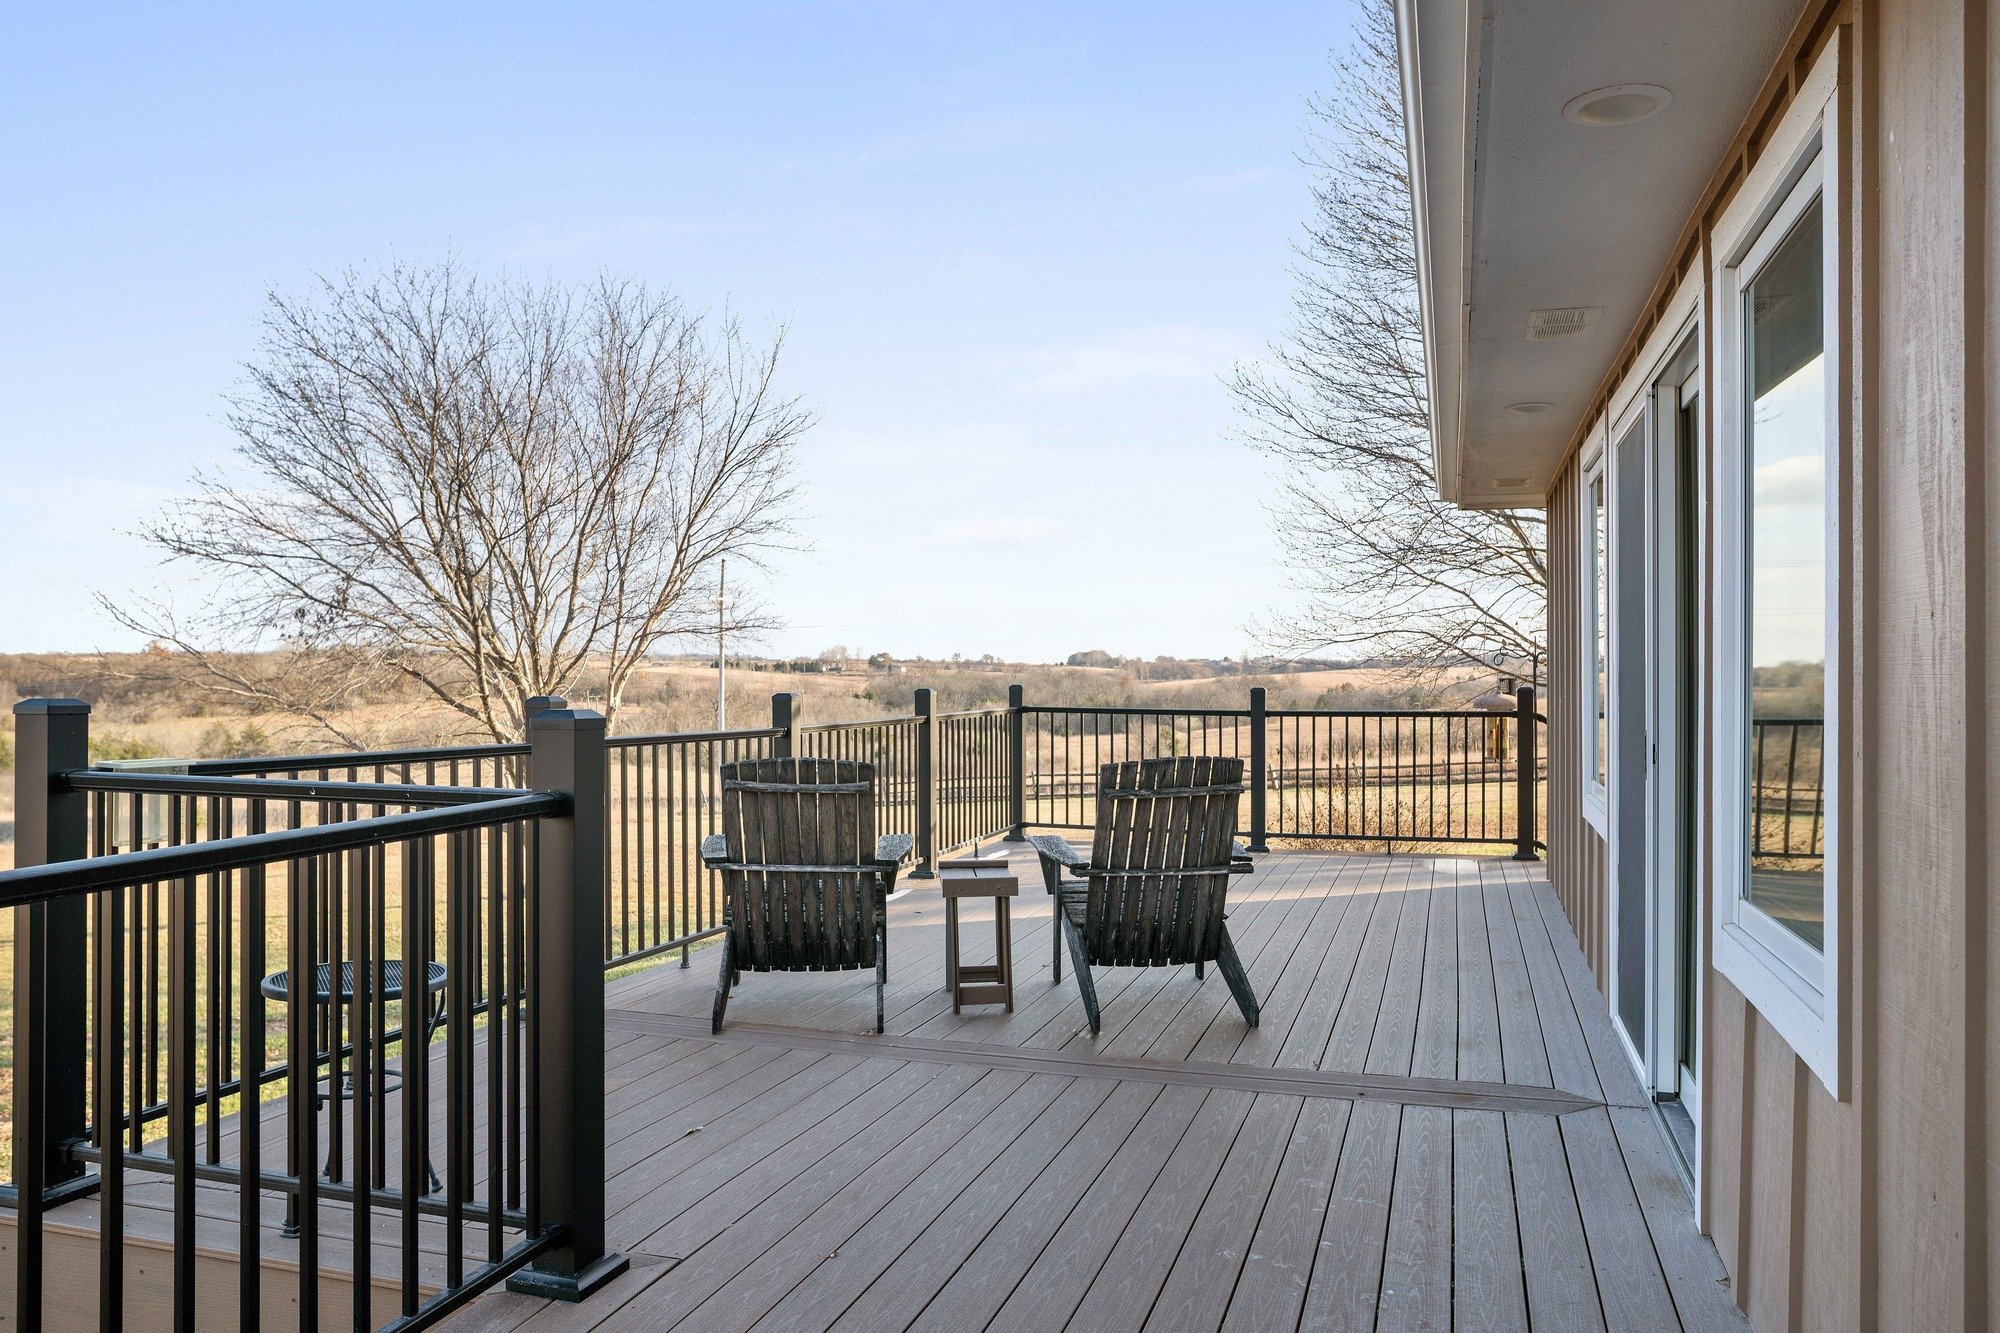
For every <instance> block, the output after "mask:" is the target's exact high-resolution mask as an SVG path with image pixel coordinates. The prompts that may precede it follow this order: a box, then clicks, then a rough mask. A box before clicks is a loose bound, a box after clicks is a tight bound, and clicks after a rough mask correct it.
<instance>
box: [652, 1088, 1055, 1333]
mask: <svg viewBox="0 0 2000 1333" xmlns="http://www.w3.org/2000/svg"><path fill="white" fill-rule="evenodd" d="M1026 1081H1027V1078H1026V1076H1024V1075H1020V1074H1012V1073H1006V1072H1002V1071H991V1070H989V1071H986V1072H984V1073H981V1074H979V1075H978V1076H977V1078H976V1080H975V1081H974V1082H973V1084H972V1086H970V1087H969V1088H966V1089H965V1090H964V1091H963V1092H961V1093H959V1094H958V1095H957V1096H955V1097H953V1098H952V1099H951V1101H950V1103H949V1104H948V1105H946V1106H944V1107H943V1108H942V1109H940V1110H938V1111H937V1112H936V1113H935V1114H933V1115H932V1116H931V1118H930V1119H929V1120H927V1121H925V1122H924V1123H922V1124H921V1125H916V1126H913V1127H912V1128H911V1129H910V1130H909V1132H908V1133H906V1134H905V1135H903V1136H902V1137H900V1138H897V1137H891V1136H888V1135H872V1136H871V1135H857V1136H856V1137H855V1138H853V1139H852V1140H850V1141H849V1142H848V1143H846V1144H843V1145H842V1146H841V1147H840V1149H838V1150H837V1152H836V1153H835V1154H834V1155H832V1156H830V1157H829V1158H826V1159H822V1161H821V1163H819V1164H817V1165H816V1166H815V1167H814V1170H813V1171H812V1172H807V1173H805V1174H802V1175H800V1176H799V1177H797V1178H795V1179H794V1180H793V1181H792V1182H791V1183H789V1184H788V1185H786V1186H785V1188H784V1189H782V1190H780V1191H779V1192H778V1193H776V1194H774V1195H772V1196H771V1197H770V1198H768V1199H766V1200H765V1201H764V1202H762V1203H760V1204H758V1205H757V1207H756V1208H754V1209H752V1210H751V1211H750V1213H749V1214H747V1215H746V1216H745V1217H743V1218H742V1219H740V1220H739V1221H738V1222H737V1223H736V1224H735V1225H733V1226H732V1227H730V1228H729V1230H728V1232H727V1233H726V1234H725V1235H723V1236H721V1237H719V1238H718V1239H717V1240H716V1241H714V1242H711V1243H710V1244H708V1245H705V1246H703V1247H702V1248H701V1249H700V1250H699V1251H698V1252H696V1253H695V1254H693V1255H692V1256H690V1257H689V1258H688V1259H687V1260H685V1261H684V1262H683V1263H681V1264H680V1265H679V1266H678V1267H677V1268H676V1269H675V1270H674V1280H673V1281H672V1282H671V1283H667V1284H663V1285H661V1286H658V1287H655V1288H652V1289H650V1290H648V1291H646V1292H644V1293H643V1294H641V1295H639V1296H637V1297H635V1298H633V1299H632V1300H631V1301H630V1302H629V1306H630V1315H629V1318H631V1319H635V1320H638V1321H640V1322H642V1323H644V1324H645V1325H646V1326H647V1327H651V1328H662V1329H664V1328H671V1327H674V1326H675V1325H677V1324H678V1323H680V1322H681V1321H682V1320H683V1319H685V1320H687V1321H689V1323H690V1326H691V1327H694V1328H701V1329H720V1328H724V1327H735V1328H747V1327H748V1326H749V1325H750V1324H751V1323H753V1322H755V1320H756V1319H758V1318H759V1317H761V1316H762V1315H763V1314H764V1312H765V1311H766V1310H768V1309H769V1308H770V1307H771V1306H773V1305H775V1304H777V1302H778V1301H779V1300H780V1299H782V1298H783V1297H784V1295H785V1293H787V1292H789V1291H790V1290H791V1289H792V1288H793V1287H794V1286H796V1285H797V1283H798V1280H799V1279H800V1278H802V1277H803V1276H804V1275H805V1274H806V1273H808V1272H810V1271H811V1270H812V1269H813V1268H814V1267H815V1266H816V1265H817V1264H818V1263H819V1262H820V1261H821V1260H823V1259H824V1258H825V1256H826V1253H827V1247H828V1246H829V1245H832V1246H838V1245H839V1244H840V1243H842V1242H844V1241H845V1240H846V1238H847V1236H848V1235H851V1234H852V1233H853V1231H855V1230H858V1229H859V1228H860V1226H861V1225H862V1223H863V1222H864V1221H865V1220H866V1219H867V1218H868V1216H869V1215H870V1214H869V1210H868V1203H869V1201H870V1200H872V1199H879V1198H882V1197H885V1196H889V1195H893V1194H895V1193H896V1192H897V1191H899V1190H901V1189H902V1187H903V1186H904V1185H907V1184H908V1183H909V1182H910V1181H912V1180H914V1179H915V1178H916V1177H917V1176H918V1175H919V1174H920V1173H921V1172H922V1171H923V1170H924V1169H925V1168H927V1167H928V1166H930V1165H931V1164H932V1163H933V1162H935V1161H937V1160H938V1158H940V1157H942V1156H943V1155H944V1154H945V1153H946V1152H947V1151H949V1150H950V1149H951V1147H952V1146H953V1145H954V1144H956V1143H957V1142H959V1140H961V1139H963V1138H964V1137H965V1136H966V1135H967V1134H968V1133H969V1132H970V1131H971V1130H972V1128H973V1127H974V1126H976V1125H977V1124H978V1123H979V1122H980V1121H981V1120H983V1119H984V1118H985V1117H986V1116H988V1115H989V1114H991V1113H992V1112H993V1111H994V1110H995V1109H996V1108H998V1107H999V1106H1000V1105H1001V1104H1002V1103H1003V1102H1004V1101H1005V1100H1006V1099H1007V1098H1008V1097H1009V1096H1011V1095H1012V1094H1013V1093H1014V1092H1015V1091H1016V1090H1018V1089H1019V1088H1020V1086H1021V1085H1022V1084H1023V1083H1025V1082H1026ZM815 1173H818V1174H817V1175H816V1174H815ZM840 1176H844V1177H845V1179H839V1177H840ZM836 1181H838V1183H837V1184H836ZM732 1320H734V1321H737V1322H734V1323H731V1322H729V1321H732Z"/></svg>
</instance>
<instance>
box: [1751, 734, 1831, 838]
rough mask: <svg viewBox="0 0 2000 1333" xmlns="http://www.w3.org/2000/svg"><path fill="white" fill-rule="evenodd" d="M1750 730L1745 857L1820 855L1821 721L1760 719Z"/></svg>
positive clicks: (1822, 805) (1823, 797)
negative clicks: (1749, 785)
mask: <svg viewBox="0 0 2000 1333" xmlns="http://www.w3.org/2000/svg"><path fill="white" fill-rule="evenodd" d="M1750 728H1751V731H1750V745H1751V751H1752V754H1751V774H1752V781H1751V787H1750V807H1751V808H1750V855H1751V856H1752V857H1755V858H1757V859H1758V860H1777V861H1802V860H1814V859H1818V858H1820V857H1823V856H1825V855H1826V779H1825V774H1826V768H1825V746H1826V721H1825V719H1823V718H1817V717H1760V718H1755V719H1753V720H1752V721H1751V723H1750Z"/></svg>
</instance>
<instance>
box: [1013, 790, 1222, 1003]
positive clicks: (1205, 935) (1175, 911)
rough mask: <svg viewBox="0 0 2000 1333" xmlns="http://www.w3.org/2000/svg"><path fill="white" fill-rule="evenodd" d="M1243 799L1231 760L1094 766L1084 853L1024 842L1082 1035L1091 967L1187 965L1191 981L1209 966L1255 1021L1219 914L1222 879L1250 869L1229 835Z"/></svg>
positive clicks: (1058, 844)
mask: <svg viewBox="0 0 2000 1333" xmlns="http://www.w3.org/2000/svg"><path fill="white" fill-rule="evenodd" d="M1242 794H1243V761H1242V760H1241V759H1223V758H1217V757H1213V756H1199V757H1189V758H1183V759H1142V760H1139V761H1137V762H1129V763H1122V764H1106V765H1105V766H1104V767H1103V768H1102V769H1100V770H1098V779H1097V829H1096V832H1095V833H1094V834H1093V836H1092V838H1091V844H1090V855H1089V856H1088V857H1085V856H1084V855H1082V854H1081V853H1079V852H1078V851H1077V850H1076V849H1075V848H1073V847H1071V846H1070V845H1069V843H1067V842H1065V841H1064V840H1063V839H1061V838H1058V837H1052V836H1040V837H1034V838H1030V839H1029V841H1030V842H1032V843H1033V844H1034V847H1035V851H1036V852H1038V853H1039V854H1040V856H1041V860H1042V877H1043V879H1044V880H1045V881H1046V882H1047V884H1048V890H1049V892H1050V893H1052V894H1054V895H1055V897H1056V925H1057V931H1056V934H1057V938H1056V944H1055V950H1056V953H1055V978H1056V980H1057V981H1061V980H1062V954H1063V947H1064V945H1065V943H1066V944H1067V945H1068V947H1069V954H1070V960H1071V961H1072V962H1073V963H1074V964H1075V966H1076V984H1077V988H1078V989H1079V990H1081V991H1082V992H1083V1010H1084V1013H1085V1014H1087V1015H1088V1016H1089V1018H1090V1032H1091V1035H1092V1036H1096V1035H1097V1031H1098V1015H1097V987H1096V984H1095V983H1094V981H1093V980H1092V978H1091V974H1090V969H1091V967H1092V966H1093V965H1094V966H1097V967H1174V966H1179V965H1181V964H1185V963H1192V964H1194V974H1195V976H1197V977H1200V976H1201V975H1203V970H1204V968H1205V967H1206V966H1207V964H1209V963H1214V964H1215V965H1216V966H1218V967H1220V968H1221V969H1222V976H1223V979H1224V980H1225V981H1227V982H1228V983H1229V993H1230V994H1231V995H1233V996H1235V997H1236V1006H1237V1008H1239V1009H1241V1010H1242V1011H1243V1021H1244V1022H1246V1023H1248V1024H1249V1025H1250V1026H1251V1027H1253V1028H1254V1027H1256V1026H1257V1013H1258V1010H1257V996H1256V993H1255V992H1254V991H1252V990H1251V989H1250V978H1249V977H1248V976H1246V975H1244V972H1243V964H1242V962H1241V961H1239V960H1238V958H1237V957H1236V946H1235V944H1234V943H1232V942H1231V941H1230V938H1229V927H1228V926H1227V925H1226V924H1225V923H1224V921H1223V906H1224V900H1225V898H1226V897H1227V894H1228V888H1229V877H1230V876H1231V875H1246V874H1248V873H1250V871H1251V869H1252V865H1251V862H1250V855H1249V853H1248V852H1246V851H1244V850H1243V849H1242V848H1241V847H1239V846H1237V845H1236V842H1235V839H1234V834H1235V831H1236V805H1237V800H1238V798H1239V797H1241V796H1242ZM1065 874H1068V875H1069V876H1071V877H1072V878H1069V879H1065V878H1064V875H1065Z"/></svg>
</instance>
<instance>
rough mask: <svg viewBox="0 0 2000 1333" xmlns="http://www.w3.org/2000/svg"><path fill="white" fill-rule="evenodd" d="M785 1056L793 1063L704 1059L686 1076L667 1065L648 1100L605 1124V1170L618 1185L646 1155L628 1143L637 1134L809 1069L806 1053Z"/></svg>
mask: <svg viewBox="0 0 2000 1333" xmlns="http://www.w3.org/2000/svg"><path fill="white" fill-rule="evenodd" d="M712 1049H713V1050H715V1051H718V1052H720V1051H725V1050H729V1049H731V1048H729V1047H727V1046H720V1045H717V1046H715V1047H713V1048H712ZM736 1049H738V1050H741V1049H743V1048H740V1047H739V1048H736ZM753 1049H754V1048H753ZM786 1054H787V1055H789V1056H790V1057H792V1058H790V1059H762V1060H746V1059H740V1058H739V1059H734V1060H719V1059H713V1058H708V1057H702V1058H701V1059H700V1063H696V1062H694V1061H689V1062H688V1063H687V1065H686V1066H685V1068H686V1072H685V1073H684V1074H683V1073H681V1072H680V1071H681V1070H682V1069H683V1065H681V1064H678V1063H677V1064H673V1065H669V1066H668V1067H667V1069H666V1070H663V1071H662V1072H661V1074H660V1077H659V1081H657V1082H653V1083H650V1084H649V1085H648V1087H647V1091H649V1092H650V1094H651V1095H650V1096H645V1097H641V1098H634V1099H633V1100H632V1104H630V1105H628V1106H627V1107H626V1108H625V1109H624V1110H623V1111H621V1112H619V1114H618V1115H616V1116H613V1117H611V1118H610V1119H609V1120H607V1121H606V1123H605V1127H604V1128H605V1135H604V1139H605V1169H606V1171H607V1172H608V1173H609V1176H608V1178H610V1179H614V1180H615V1179H616V1178H617V1176H618V1173H619V1172H621V1171H623V1170H624V1169H625V1168H627V1167H629V1166H630V1165H632V1163H633V1162H634V1161H636V1160H638V1158H639V1157H640V1156H643V1155H644V1153H645V1151H646V1149H645V1147H644V1146H643V1145H639V1144H634V1143H632V1142H630V1140H631V1139H632V1137H633V1136H634V1135H635V1134H638V1133H640V1132H641V1131H649V1130H651V1129H652V1127H653V1126H655V1125H658V1124H659V1123H660V1122H662V1121H664V1120H666V1119H668V1118H670V1117H671V1116H673V1115H675V1114H676V1113H678V1112H680V1111H682V1110H685V1109H686V1108H687V1107H689V1106H692V1105H694V1104H696V1103H702V1104H705V1105H708V1106H715V1105H722V1106H730V1105H741V1104H743V1103H744V1102H748V1101H751V1100H753V1099H755V1098H756V1097H757V1095H758V1094H759V1093H761V1092H764V1091H766V1090H768V1089H769V1088H771V1087H772V1086H774V1084H775V1083H781V1082H783V1081H784V1080H785V1079H787V1078H790V1077H791V1076H792V1075H793V1074H796V1073H799V1072H800V1071H801V1070H802V1069H803V1068H805V1066H804V1065H803V1064H801V1063H800V1062H799V1056H800V1055H801V1054H803V1053H802V1052H797V1051H791V1052H787V1053H786Z"/></svg>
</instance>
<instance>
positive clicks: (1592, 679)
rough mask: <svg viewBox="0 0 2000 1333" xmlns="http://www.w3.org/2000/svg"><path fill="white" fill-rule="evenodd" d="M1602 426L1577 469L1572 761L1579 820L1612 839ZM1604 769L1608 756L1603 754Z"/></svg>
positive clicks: (1607, 479) (1607, 481)
mask: <svg viewBox="0 0 2000 1333" xmlns="http://www.w3.org/2000/svg"><path fill="white" fill-rule="evenodd" d="M1601 427H1602V423H1600V427H1599V429H1597V430H1595V431H1593V432H1592V433H1593V435H1596V436H1598V437H1599V438H1598V439H1597V440H1596V441H1595V452H1593V453H1591V454H1588V455H1586V461H1585V462H1584V464H1583V466H1582V467H1581V468H1580V469H1579V470H1578V473H1577V476H1578V486H1577V543H1578V551H1579V554H1580V555H1581V556H1582V559H1581V560H1580V561H1579V562H1578V564H1579V566H1580V568H1581V569H1582V571H1583V575H1584V577H1583V614H1582V615H1581V616H1580V617H1578V624H1579V626H1580V629H1581V633H1580V634H1579V636H1578V639H1577V664H1578V671H1577V685H1578V690H1577V696H1578V697H1577V721H1578V727H1577V734H1578V741H1579V744H1578V748H1577V763H1578V766H1579V770H1578V771H1579V773H1580V774H1581V776H1582V779H1583V781H1582V783H1581V784H1580V785H1581V787H1582V792H1583V797H1582V801H1581V802H1580V804H1581V807H1582V810H1583V817H1584V819H1585V820H1586V821H1588V823H1589V824H1590V826H1591V827H1592V828H1594V829H1596V830H1597V833H1598V836H1599V837H1601V838H1605V839H1609V838H1610V836H1611V787H1610V782H1609V778H1610V773H1609V772H1608V771H1607V772H1605V773H1602V774H1600V773H1599V772H1598V771H1597V770H1598V762H1597V666H1598V662H1597V642H1598V634H1597V629H1598V627H1597V582H1596V581H1597V580H1598V579H1604V580H1606V594H1607V596H1606V601H1607V603H1608V601H1609V591H1610V588H1609V580H1610V577H1611V570H1610V552H1609V551H1608V550H1601V551H1600V550H1594V547H1595V544H1596V541H1597V515H1596V514H1595V512H1593V506H1592V502H1591V492H1592V491H1593V490H1594V489H1595V488H1596V487H1597V485H1598V484H1600V483H1602V484H1603V486H1604V490H1605V495H1604V500H1605V533H1606V538H1607V540H1606V545H1607V546H1609V544H1610V543H1609V534H1610V502H1611V476H1610V471H1609V464H1610V459H1611V450H1610V449H1609V448H1607V447H1606V446H1605V443H1604V440H1603V439H1602V438H1601V437H1602V434H1603V431H1602V428H1601ZM1606 760H1607V762H1606V765H1605V766H1606V768H1607V769H1608V767H1609V762H1608V761H1609V756H1608V755H1607V756H1606Z"/></svg>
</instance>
